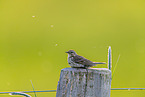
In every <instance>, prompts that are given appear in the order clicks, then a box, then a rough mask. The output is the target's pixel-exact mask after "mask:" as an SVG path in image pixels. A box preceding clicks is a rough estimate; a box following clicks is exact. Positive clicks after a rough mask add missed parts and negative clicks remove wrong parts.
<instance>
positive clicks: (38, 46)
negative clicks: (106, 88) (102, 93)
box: [0, 0, 145, 97]
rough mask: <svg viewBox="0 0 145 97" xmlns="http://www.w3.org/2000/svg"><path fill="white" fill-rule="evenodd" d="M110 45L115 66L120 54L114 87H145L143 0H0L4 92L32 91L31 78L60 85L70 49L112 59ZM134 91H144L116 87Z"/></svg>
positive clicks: (40, 86) (0, 88) (38, 84)
mask: <svg viewBox="0 0 145 97" xmlns="http://www.w3.org/2000/svg"><path fill="white" fill-rule="evenodd" d="M109 46H111V47H112V55H113V68H114V66H115V64H116V62H117V59H118V56H119V55H120V59H119V62H118V66H117V68H116V71H115V75H114V78H113V80H112V88H144V87H145V65H144V64H145V1H144V0H0V92H4V91H26V90H32V89H33V88H32V85H31V82H30V80H32V82H33V84H34V88H35V90H55V89H56V88H57V83H58V80H59V75H60V70H61V69H63V68H66V67H69V65H68V64H67V54H65V51H68V50H69V49H74V50H75V51H76V52H77V53H78V54H80V55H82V56H84V57H86V58H88V59H90V60H92V61H98V62H107V49H108V47H109ZM97 67H98V68H106V65H98V66H97ZM31 95H32V96H33V97H34V95H33V93H31ZM129 96H130V97H145V91H111V97H129ZM0 97H10V95H0ZM13 97H15V96H13ZM16 97H18V96H16ZM37 97H55V93H37Z"/></svg>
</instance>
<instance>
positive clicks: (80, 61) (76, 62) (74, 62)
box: [66, 50, 106, 68]
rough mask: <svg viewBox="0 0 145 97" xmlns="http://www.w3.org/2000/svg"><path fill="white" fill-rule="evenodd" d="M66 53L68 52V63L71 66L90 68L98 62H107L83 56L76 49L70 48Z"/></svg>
mask: <svg viewBox="0 0 145 97" xmlns="http://www.w3.org/2000/svg"><path fill="white" fill-rule="evenodd" d="M66 53H68V64H69V65H70V66H71V67H75V68H77V67H78V68H88V67H92V66H96V64H106V63H104V62H92V61H90V60H88V59H86V58H84V57H82V56H79V55H77V53H76V52H75V51H74V50H69V51H67V52H66Z"/></svg>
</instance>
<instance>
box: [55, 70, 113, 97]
mask: <svg viewBox="0 0 145 97" xmlns="http://www.w3.org/2000/svg"><path fill="white" fill-rule="evenodd" d="M110 88H111V71H110V70H108V69H106V68H91V69H80V68H64V69H62V70H61V74H60V80H59V82H58V86H57V94H56V97H110Z"/></svg>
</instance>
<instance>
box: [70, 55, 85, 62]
mask: <svg viewBox="0 0 145 97" xmlns="http://www.w3.org/2000/svg"><path fill="white" fill-rule="evenodd" d="M73 60H74V62H75V63H78V64H83V63H84V62H86V61H87V59H86V58H84V57H82V56H79V55H77V56H74V58H73Z"/></svg>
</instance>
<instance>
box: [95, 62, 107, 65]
mask: <svg viewBox="0 0 145 97" xmlns="http://www.w3.org/2000/svg"><path fill="white" fill-rule="evenodd" d="M93 64H94V65H96V64H106V63H105V62H93Z"/></svg>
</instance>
